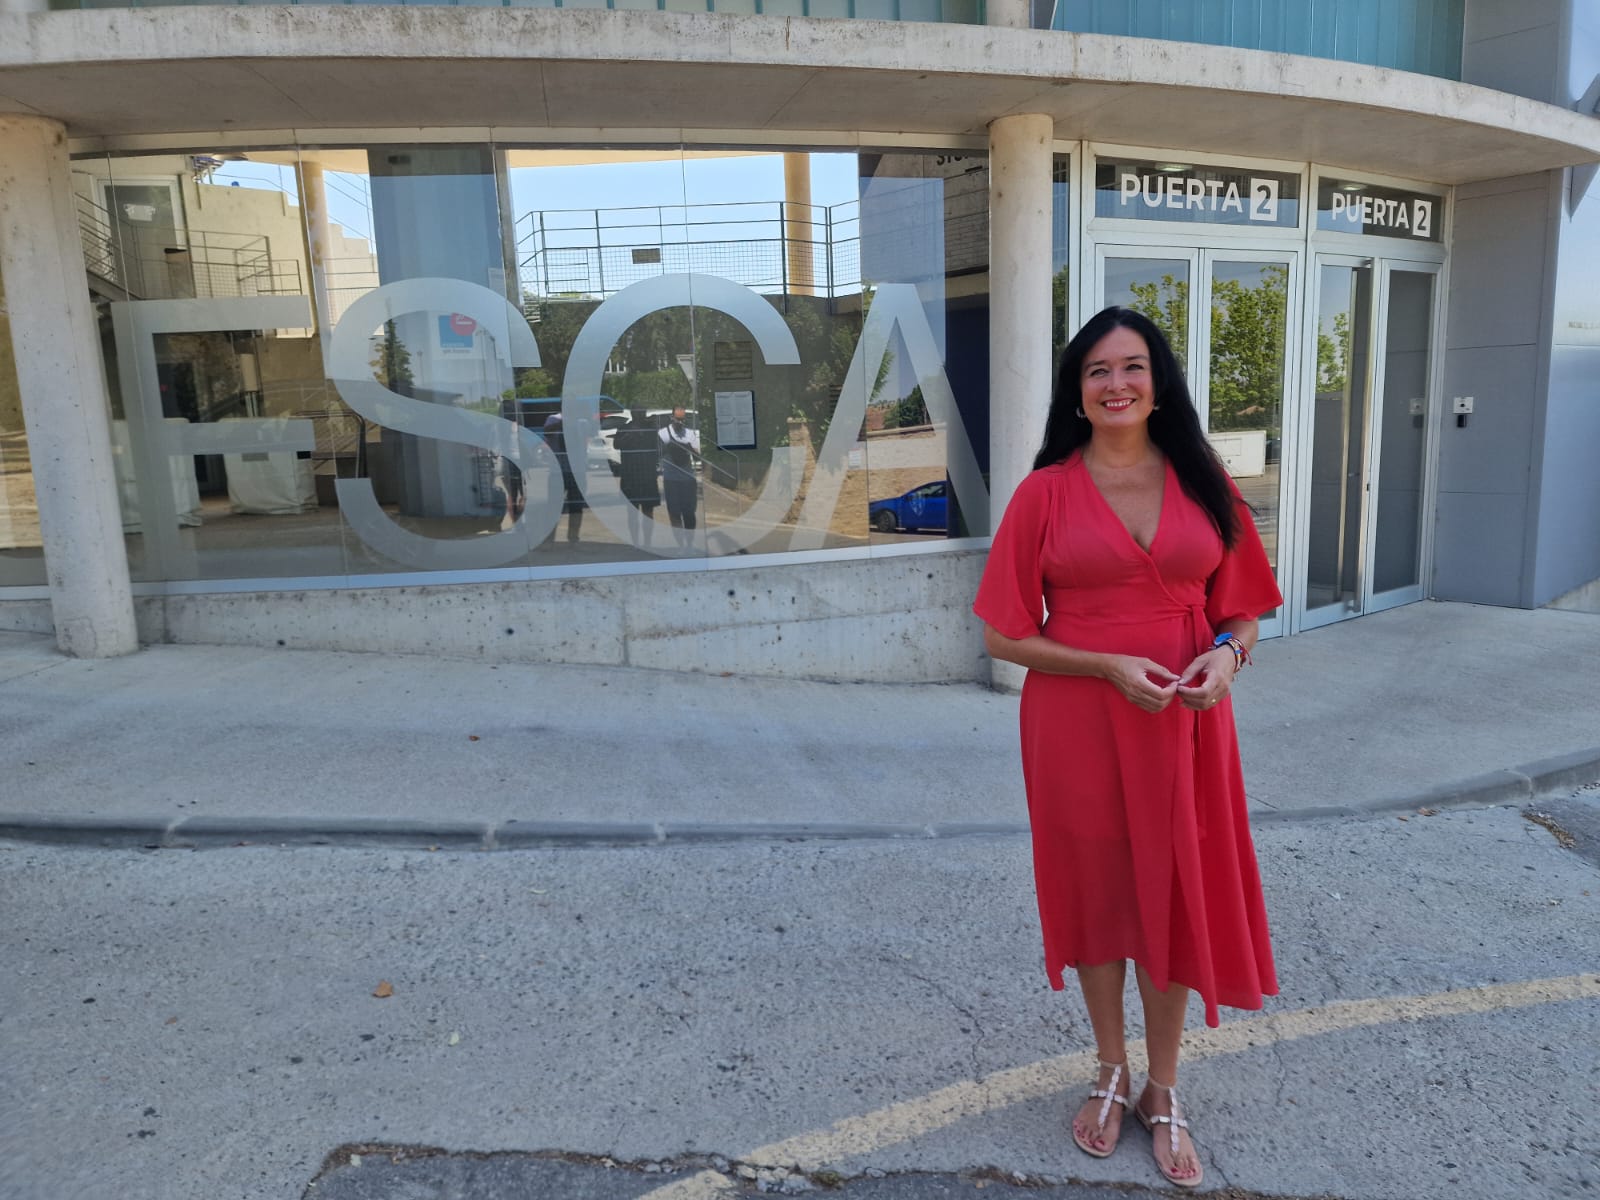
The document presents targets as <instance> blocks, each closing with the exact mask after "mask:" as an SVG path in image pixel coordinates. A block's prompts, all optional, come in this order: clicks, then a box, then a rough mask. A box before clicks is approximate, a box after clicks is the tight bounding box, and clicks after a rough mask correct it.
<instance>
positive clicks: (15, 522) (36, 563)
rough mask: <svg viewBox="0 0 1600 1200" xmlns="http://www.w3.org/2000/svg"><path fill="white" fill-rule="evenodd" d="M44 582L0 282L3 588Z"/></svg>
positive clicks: (0, 565) (0, 583) (36, 509)
mask: <svg viewBox="0 0 1600 1200" xmlns="http://www.w3.org/2000/svg"><path fill="white" fill-rule="evenodd" d="M44 582H45V573H44V547H43V545H42V544H41V542H40V540H39V506H38V504H37V503H36V502H35V500H34V495H33V464H32V460H31V459H30V458H29V457H28V434H27V431H26V430H25V429H24V428H23V424H22V395H21V393H20V392H19V390H18V388H17V370H16V360H15V358H14V357H13V353H12V348H11V320H10V318H9V317H7V316H6V305H5V292H4V286H3V283H0V587H17V586H38V585H40V584H42V583H44Z"/></svg>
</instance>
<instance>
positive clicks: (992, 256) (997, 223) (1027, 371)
mask: <svg viewBox="0 0 1600 1200" xmlns="http://www.w3.org/2000/svg"><path fill="white" fill-rule="evenodd" d="M991 3H992V0H991ZM990 11H991V12H992V11H993V9H992V7H991V10H990ZM1054 137H1055V126H1054V123H1053V122H1052V121H1051V119H1050V118H1049V117H1047V116H1043V115H1040V114H1037V113H1028V114H1023V115H1020V116H1014V117H1001V118H1000V119H999V120H998V121H995V122H994V123H993V124H992V125H990V126H989V520H990V524H991V525H992V526H993V527H994V528H999V525H1000V518H1001V517H1002V516H1003V515H1004V513H1005V510H1006V504H1007V503H1008V502H1009V501H1010V499H1011V494H1012V493H1013V492H1014V491H1016V489H1017V484H1019V483H1021V482H1022V480H1023V477H1024V476H1026V475H1027V474H1028V472H1029V471H1031V470H1032V469H1033V456H1034V455H1035V454H1036V453H1037V452H1038V449H1039V440H1040V438H1042V437H1043V436H1044V421H1045V416H1046V415H1047V414H1048V412H1049V410H1050V382H1051V380H1050V367H1051V363H1050V164H1051V145H1050V144H1051V141H1052V140H1053V139H1054ZM994 667H995V671H994V682H995V685H996V686H997V687H1006V688H1015V687H1019V686H1021V683H1022V671H1021V670H1020V669H1018V668H1016V667H1013V666H1012V665H1011V664H1009V663H999V662H997V663H995V664H994Z"/></svg>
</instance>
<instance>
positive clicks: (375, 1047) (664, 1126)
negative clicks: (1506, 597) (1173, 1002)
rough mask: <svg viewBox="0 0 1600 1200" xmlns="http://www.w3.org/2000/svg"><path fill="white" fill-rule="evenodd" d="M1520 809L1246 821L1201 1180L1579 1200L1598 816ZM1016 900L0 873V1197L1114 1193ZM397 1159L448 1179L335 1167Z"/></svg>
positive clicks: (147, 855) (1006, 872) (1114, 1181)
mask: <svg viewBox="0 0 1600 1200" xmlns="http://www.w3.org/2000/svg"><path fill="white" fill-rule="evenodd" d="M1540 808H1541V811H1542V812H1543V813H1544V815H1543V816H1540V817H1537V819H1535V818H1534V816H1533V815H1532V814H1524V813H1523V812H1520V811H1518V810H1515V809H1503V808H1502V809H1489V810H1478V811H1452V812H1446V813H1441V814H1437V815H1424V814H1421V813H1411V814H1404V815H1400V816H1397V815H1395V814H1387V815H1376V816H1371V817H1366V818H1345V819H1317V820H1303V821H1296V822H1275V823H1272V824H1270V825H1267V826H1263V827H1262V828H1261V829H1259V830H1258V833H1257V844H1258V849H1259V853H1260V857H1261V861H1262V868H1263V877H1264V883H1265V886H1266V890H1267V898H1268V906H1269V912H1270V913H1271V915H1272V920H1273V923H1274V936H1275V944H1276V947H1277V955H1278V963H1279V972H1280V975H1281V978H1282V984H1283V994H1282V995H1281V996H1279V997H1277V998H1274V999H1272V1000H1271V1001H1269V1003H1268V1007H1267V1010H1266V1012H1265V1013H1264V1014H1246V1013H1229V1014H1228V1019H1227V1021H1226V1022H1225V1024H1224V1025H1223V1026H1222V1028H1221V1029H1218V1030H1206V1029H1204V1028H1203V1027H1202V1026H1201V1025H1200V1024H1199V1019H1198V1013H1197V1011H1196V1010H1195V1009H1191V1030H1192V1032H1191V1036H1190V1038H1189V1041H1188V1043H1187V1051H1186V1065H1185V1068H1184V1072H1183V1083H1184V1090H1185V1100H1186V1103H1187V1104H1188V1106H1189V1108H1190V1112H1191V1115H1192V1117H1193V1118H1194V1126H1195V1136H1196V1139H1197V1142H1198V1143H1199V1145H1200V1148H1201V1151H1202V1154H1203V1156H1204V1159H1205V1163H1206V1169H1207V1184H1208V1188H1217V1189H1223V1188H1233V1189H1237V1191H1235V1192H1234V1193H1232V1194H1235V1195H1270V1196H1296V1197H1319V1196H1336V1197H1340V1198H1343V1200H1411V1198H1413V1197H1415V1198H1422V1197H1434V1196H1440V1195H1445V1194H1448V1195H1450V1196H1451V1197H1452V1198H1465V1200H1523V1198H1524V1197H1528V1196H1536V1195H1537V1196H1544V1195H1549V1196H1569V1195H1571V1196H1580V1195H1585V1194H1595V1193H1597V1192H1600V1160H1597V1156H1596V1147H1597V1146H1600V1104H1597V1103H1596V1102H1595V1101H1596V1099H1597V1096H1596V1090H1595V1079H1596V1078H1600V1043H1597V1040H1596V1038H1595V1037H1594V1030H1595V1029H1596V1028H1597V1026H1600V974H1597V967H1600V852H1597V847H1600V792H1595V791H1590V792H1586V793H1582V794H1579V795H1577V796H1575V797H1573V798H1572V799H1570V800H1563V801H1560V802H1551V803H1548V804H1544V805H1541V806H1540ZM1028 872H1029V867H1028V850H1027V844H1026V841H1025V840H1024V839H1022V838H1020V837H1016V836H997V837H973V838H964V839H954V840H947V841H932V840H930V841H923V842H852V843H817V842H778V843H769V842H757V843H742V844H733V845H718V846H709V845H708V846H689V847H672V846H652V847H638V848H620V849H604V850H603V849H586V850H578V849H569V850H555V851H516V852H501V853H482V852H477V853H474V852H444V851H441V852H438V853H427V852H424V851H387V850H357V849H295V850H274V849H269V848H261V847H250V848H236V849H218V850H207V851H179V850H166V851H153V852H132V851H120V850H90V849H63V848H54V847H43V846H36V845H21V844H10V845H5V844H0V912H3V913H4V919H3V921H0V961H3V962H4V963H5V964H6V969H5V970H4V971H3V972H0V1075H3V1077H4V1079H3V1083H4V1086H3V1087H0V1196H3V1197H4V1198H5V1200H99V1198H101V1197H105V1198H107V1200H111V1198H115V1200H157V1198H159V1200H219V1198H220V1197H228V1198H229V1200H235V1198H238V1200H301V1198H303V1197H311V1198H315V1197H323V1196H334V1197H340V1198H353V1197H370V1198H372V1200H378V1198H383V1200H446V1198H449V1200H499V1198H500V1197H513V1196H562V1197H565V1196H571V1197H575V1198H581V1197H587V1196H594V1197H596V1198H599V1197H610V1196H628V1197H634V1196H638V1197H645V1196H649V1197H652V1198H653V1200H711V1198H712V1197H723V1196H733V1195H738V1194H741V1192H742V1193H748V1194H758V1193H759V1191H760V1187H761V1184H762V1183H763V1182H765V1183H767V1184H768V1185H769V1188H770V1187H771V1186H774V1185H776V1186H778V1187H779V1188H780V1190H781V1187H782V1181H781V1180H779V1179H778V1178H777V1176H776V1174H773V1175H771V1176H769V1177H768V1178H767V1179H766V1180H762V1179H760V1178H757V1179H755V1180H750V1179H743V1180H741V1178H740V1176H739V1172H738V1167H739V1166H741V1165H743V1166H747V1167H749V1168H750V1169H751V1170H752V1171H754V1170H758V1169H766V1170H768V1171H771V1172H775V1171H776V1170H777V1169H778V1168H783V1169H785V1170H787V1171H789V1172H790V1173H791V1176H793V1175H794V1174H796V1173H798V1174H799V1175H803V1176H804V1177H805V1181H806V1183H807V1184H810V1185H811V1186H812V1187H814V1188H816V1189H817V1190H818V1191H819V1192H825V1191H827V1190H828V1186H827V1185H829V1184H831V1183H833V1182H835V1176H837V1177H838V1180H839V1181H842V1182H843V1183H844V1184H845V1186H844V1188H843V1191H842V1193H841V1194H843V1195H846V1196H849V1197H851V1200H863V1198H866V1200H880V1198H882V1197H890V1196H893V1197H901V1196H904V1197H934V1196H945V1195H949V1196H955V1195H967V1194H969V1193H972V1194H977V1193H980V1192H981V1193H983V1194H985V1195H1006V1194H1009V1193H1011V1192H1012V1191H1016V1192H1017V1194H1019V1195H1020V1194H1021V1192H1022V1191H1026V1192H1027V1194H1029V1195H1041V1194H1043V1195H1060V1196H1074V1197H1078V1196H1081V1197H1100V1196H1110V1195H1126V1194H1131V1195H1138V1194H1140V1193H1139V1191H1137V1190H1135V1191H1133V1192H1129V1191H1128V1190H1127V1189H1128V1188H1130V1187H1131V1188H1135V1189H1148V1188H1154V1187H1156V1186H1157V1185H1158V1184H1159V1183H1160V1180H1159V1178H1158V1176H1157V1175H1156V1172H1155V1169H1154V1167H1153V1165H1152V1163H1151V1161H1150V1150H1149V1139H1148V1137H1147V1136H1146V1135H1144V1134H1143V1133H1142V1132H1140V1131H1137V1130H1130V1132H1129V1134H1128V1135H1127V1138H1126V1141H1125V1143H1124V1145H1123V1146H1122V1147H1120V1148H1119V1149H1118V1151H1117V1153H1116V1154H1115V1155H1113V1156H1112V1157H1111V1158H1109V1159H1107V1160H1104V1161H1097V1160H1091V1159H1088V1158H1086V1157H1084V1156H1082V1155H1081V1154H1078V1153H1077V1152H1076V1151H1075V1150H1074V1149H1073V1148H1072V1147H1071V1146H1070V1144H1069V1143H1068V1141H1067V1139H1066V1136H1065V1133H1064V1132H1063V1122H1064V1121H1065V1119H1066V1115H1067V1114H1068V1113H1069V1112H1070V1111H1071V1109H1072V1108H1074V1107H1075V1106H1076V1103H1077V1097H1078V1096H1079V1095H1080V1094H1081V1092H1082V1090H1083V1089H1084V1087H1085V1086H1086V1081H1087V1079H1088V1076H1089V1070H1090V1053H1089V1051H1090V1048H1091V1045H1092V1044H1091V1042H1090V1040H1089V1032H1088V1026H1087V1022H1086V1020H1085V1018H1084V1016H1083V1013H1082V1006H1081V1001H1079V1000H1078V999H1077V998H1076V997H1075V996H1074V995H1072V994H1071V993H1070V992H1069V993H1067V994H1063V995H1058V994H1055V993H1052V992H1050V991H1049V989H1048V987H1047V986H1046V985H1045V982H1044V979H1043V976H1042V971H1041V970H1040V968H1039V946H1038V934H1037V929H1036V925H1035V921H1036V918H1035V914H1034V911H1033V907H1032V889H1031V880H1030V878H1029V873H1028ZM384 984H387V988H385V987H384V986H383V985H384ZM383 991H389V992H391V993H392V994H389V995H386V996H379V995H375V994H374V993H375V992H383ZM1135 1057H1136V1062H1135V1067H1136V1069H1138V1062H1137V1051H1135ZM394 1146H404V1147H418V1148H426V1149H432V1150H439V1151H447V1152H449V1154H447V1155H429V1156H426V1157H422V1158H420V1159H417V1160H413V1156H414V1155H415V1153H416V1152H415V1151H413V1152H412V1153H411V1154H410V1155H408V1156H407V1161H403V1162H401V1163H398V1164H396V1163H392V1162H389V1161H388V1159H389V1155H387V1154H385V1153H383V1152H381V1151H379V1150H376V1149H369V1150H366V1151H365V1152H361V1151H357V1153H361V1155H362V1162H361V1164H360V1165H359V1166H356V1165H353V1164H351V1162H350V1161H349V1155H350V1153H351V1152H352V1151H351V1150H350V1147H394ZM537 1155H544V1156H545V1157H530V1156H537ZM484 1156H488V1157H484ZM713 1156H721V1157H722V1158H723V1159H725V1160H726V1163H727V1169H726V1170H715V1171H713V1170H711V1169H710V1167H708V1166H707V1164H711V1166H712V1167H714V1166H715V1159H714V1158H713ZM604 1158H610V1159H611V1160H612V1161H613V1162H614V1163H616V1164H618V1165H617V1166H615V1167H606V1166H605V1165H604V1163H603V1162H602V1161H598V1160H602V1159H604ZM652 1165H653V1166H655V1167H657V1170H655V1171H650V1170H649V1169H648V1167H649V1166H652ZM878 1172H881V1173H883V1176H884V1177H883V1178H881V1179H880V1178H874V1177H872V1176H871V1175H870V1174H869V1173H878ZM908 1173H909V1174H908ZM1016 1174H1020V1175H1021V1176H1022V1177H1023V1179H1022V1186H1021V1187H1018V1188H1013V1184H1014V1183H1015V1182H1016V1179H1015V1176H1016ZM1007 1180H1010V1181H1012V1182H1011V1183H1008V1182H1007ZM980 1185H982V1186H980ZM1069 1185H1070V1186H1069ZM789 1186H790V1187H791V1188H792V1189H798V1188H799V1187H800V1184H799V1183H798V1182H791V1183H790V1184H789ZM1052 1187H1053V1188H1054V1190H1053V1191H1052V1190H1050V1188H1052ZM1074 1189H1076V1190H1074ZM1222 1194H1224V1195H1226V1194H1229V1193H1227V1192H1223V1193H1222Z"/></svg>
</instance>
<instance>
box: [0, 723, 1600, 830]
mask: <svg viewBox="0 0 1600 1200" xmlns="http://www.w3.org/2000/svg"><path fill="white" fill-rule="evenodd" d="M1593 783H1600V747H1595V748H1592V749H1588V750H1579V751H1576V752H1574V753H1571V754H1561V755H1555V756H1552V757H1550V758H1542V759H1538V760H1536V761H1534V762H1531V763H1524V764H1523V765H1522V766H1519V767H1512V768H1509V769H1507V770H1503V771H1490V772H1488V773H1487V774H1483V775H1474V776H1471V777H1469V778H1466V779H1460V780H1457V781H1455V782H1454V783H1448V784H1442V785H1440V786H1438V787H1433V788H1429V789H1427V790H1425V791H1422V792H1417V793H1414V794H1412V795H1409V796H1396V797H1384V798H1381V799H1378V800H1372V801H1367V802H1364V803H1362V804H1356V805H1343V806H1339V805H1334V806H1319V807H1310V808H1292V809H1269V810H1267V811H1265V812H1254V813H1252V814H1251V816H1250V820H1251V823H1252V824H1257V825H1271V824H1281V823H1283V822H1285V821H1314V820H1329V819H1349V818H1352V817H1367V816H1375V815H1377V814H1380V813H1391V812H1409V811H1412V810H1415V809H1419V808H1434V809H1444V808H1491V807H1496V806H1502V805H1505V806H1515V805H1522V804H1527V803H1530V802H1531V801H1533V800H1535V799H1537V798H1539V797H1540V796H1544V795H1548V794H1550V793H1553V792H1558V791H1569V790H1572V789H1575V788H1579V787H1584V786H1585V785H1588V784H1593ZM1027 832H1028V825H1027V823H1026V822H1020V821H1019V822H1006V821H988V822H984V821H942V822H936V823H933V824H929V825H914V824H905V825H898V824H873V823H869V822H850V821H839V822H828V821H800V822H781V821H772V822H767V821H727V822H716V821H665V822H660V821H656V822H651V821H634V822H629V821H515V820H512V821H498V822H497V821H426V820H413V819H400V818H390V817H352V818H333V817H180V818H176V819H167V818H163V817H137V816H136V817H84V816H52V815H47V814H43V813H0V841H11V842H32V843H35V844H41V845H53V846H80V847H84V846H92V847H103V848H106V849H113V850H207V849H217V848H221V847H227V846H252V845H254V846H348V847H357V848H361V847H387V848H391V849H413V850H423V849H437V850H445V849H449V850H539V849H562V848H579V847H585V846H590V847H619V846H663V845H671V846H694V845H717V844H731V843H735V842H750V841H769V842H770V841H787V842H799V841H890V840H921V841H929V840H949V839H953V838H967V837H1012V836H1016V835H1019V834H1025V833H1027Z"/></svg>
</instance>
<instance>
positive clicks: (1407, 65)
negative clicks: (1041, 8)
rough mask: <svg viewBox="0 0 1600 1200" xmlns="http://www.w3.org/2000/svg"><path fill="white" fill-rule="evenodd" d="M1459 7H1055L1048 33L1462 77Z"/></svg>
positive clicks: (1081, 3)
mask: <svg viewBox="0 0 1600 1200" xmlns="http://www.w3.org/2000/svg"><path fill="white" fill-rule="evenodd" d="M1465 4H1466V0H1057V3H1056V10H1055V19H1054V21H1053V22H1052V27H1053V28H1055V29H1061V30H1069V31H1071V32H1073V33H1102V34H1108V35H1111V36H1113V37H1153V38H1169V39H1171V40H1173V41H1179V42H1201V43H1204V44H1207V45H1213V46H1237V47H1239V48H1240V49H1244V50H1277V51H1283V52H1286V53H1289V54H1309V55H1312V56H1314V57H1317V58H1332V59H1339V60H1341V61H1344V62H1358V63H1366V64H1368V65H1369V66H1376V67H1395V68H1397V69H1399V70H1402V71H1416V72H1419V73H1421V74H1425V75H1442V76H1444V77H1445V78H1447V79H1459V78H1460V77H1461V35H1462V28H1463V23H1464V20H1465V13H1464V8H1465Z"/></svg>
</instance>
